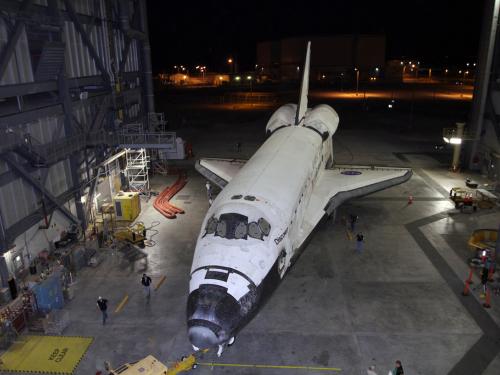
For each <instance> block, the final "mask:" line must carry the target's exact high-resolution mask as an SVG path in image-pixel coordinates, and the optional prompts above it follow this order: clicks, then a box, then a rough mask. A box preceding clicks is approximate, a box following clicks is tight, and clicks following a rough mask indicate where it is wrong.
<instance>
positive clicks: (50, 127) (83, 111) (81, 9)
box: [0, 0, 140, 228]
mask: <svg viewBox="0 0 500 375" xmlns="http://www.w3.org/2000/svg"><path fill="white" fill-rule="evenodd" d="M105 1H107V0H99V1H97V2H95V1H94V0H74V1H73V6H74V8H75V11H76V12H77V13H80V14H85V15H89V16H92V17H96V18H98V19H100V22H98V23H97V24H96V25H89V26H88V27H86V29H87V31H88V33H89V36H90V39H91V41H92V43H93V45H94V47H95V49H96V50H97V53H98V55H99V56H100V57H101V60H102V61H103V64H104V66H105V67H106V69H107V70H108V72H109V73H110V74H111V58H110V51H109V48H110V45H109V43H108V28H107V24H106V20H104V19H103V15H104V14H105ZM35 3H36V4H39V5H43V6H46V5H47V1H46V0H37V1H35ZM94 3H96V4H97V7H96V8H94V6H95V5H94ZM61 4H62V2H61ZM61 9H64V6H63V5H61ZM131 12H132V8H131ZM113 38H114V44H115V53H116V56H117V59H118V61H121V59H122V58H123V56H122V50H123V49H124V46H125V39H124V37H123V34H122V33H121V32H120V31H118V30H116V29H115V30H114V35H113ZM7 40H8V30H7V25H6V23H5V21H4V20H3V18H1V17H0V50H1V49H2V48H3V47H4V46H5V44H6V43H7ZM63 41H64V43H65V48H66V52H65V53H66V73H67V76H68V77H70V78H75V77H86V76H96V75H99V74H100V72H99V70H98V69H97V67H96V64H95V62H94V60H93V59H92V57H91V55H90V53H89V51H88V49H87V47H86V46H85V45H84V43H83V41H82V38H81V36H80V34H79V33H78V32H77V30H76V29H75V26H74V24H73V23H72V22H69V21H65V22H64V29H63ZM138 48H139V45H138V43H137V42H136V41H135V40H134V41H132V42H131V45H130V48H129V54H128V59H127V63H126V65H125V69H124V70H125V71H126V72H136V71H138V70H139V53H138ZM33 80H34V67H33V66H32V60H31V56H30V50H29V41H28V39H27V36H26V31H25V30H23V32H22V34H21V37H20V38H19V41H18V43H17V47H16V49H15V53H14V54H13V57H12V58H11V60H10V62H9V65H8V67H7V70H6V72H5V74H4V76H3V78H2V80H1V81H0V85H7V84H19V83H25V82H33ZM99 100H100V99H96V100H92V99H89V100H86V101H85V103H83V102H82V105H79V106H75V109H74V117H75V118H76V120H77V121H78V122H79V123H81V124H83V125H85V124H90V123H91V122H92V121H93V119H94V117H95V114H96V111H97V104H98V102H99ZM127 112H128V116H130V117H135V116H137V115H138V114H139V112H140V106H139V105H133V106H131V107H130V109H129V110H128V111H127ZM63 121H64V118H63V117H62V115H60V116H53V117H45V118H40V119H38V120H37V121H34V122H30V123H26V124H22V125H15V126H13V127H14V128H15V130H16V132H17V133H18V134H24V133H29V134H30V135H31V137H32V139H33V142H36V143H41V144H45V143H47V142H50V141H52V140H54V139H56V138H60V137H64V126H63V125H64V124H63ZM89 157H92V152H91V151H89ZM18 159H19V162H20V163H22V162H24V161H23V160H22V159H21V158H18ZM8 170H9V167H8V165H7V164H6V163H5V162H3V161H0V174H1V173H4V172H6V171H8ZM83 170H85V167H84V168H83ZM42 173H43V169H40V170H37V171H35V172H33V176H35V177H36V178H39V177H41V176H42ZM82 176H83V177H86V174H85V173H82ZM45 186H46V188H47V189H48V190H49V191H50V192H51V193H52V194H53V195H54V196H56V197H57V196H58V195H60V194H62V193H64V192H65V191H67V190H68V189H69V188H70V186H72V182H71V174H70V170H69V161H68V160H64V161H61V162H59V163H57V164H55V165H53V166H51V167H50V169H49V172H48V177H47V180H46V184H45ZM39 202H40V194H39V193H38V192H37V191H36V190H35V189H34V188H32V187H31V186H30V185H29V184H27V183H26V182H24V181H23V180H22V179H20V178H15V179H13V180H12V181H11V182H9V183H7V184H5V185H3V186H0V207H1V213H2V219H3V222H4V225H5V226H6V227H7V228H8V227H10V226H12V225H13V224H15V223H16V222H18V221H20V220H22V219H23V218H24V217H26V216H28V215H30V214H31V213H33V212H34V211H35V210H36V209H37V208H38V207H39ZM72 207H73V211H74V204H73V205H72Z"/></svg>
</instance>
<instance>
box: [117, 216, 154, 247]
mask: <svg viewBox="0 0 500 375" xmlns="http://www.w3.org/2000/svg"><path fill="white" fill-rule="evenodd" d="M113 236H114V237H115V239H117V240H119V241H127V242H130V243H132V244H135V245H140V246H141V247H144V240H145V239H146V227H145V226H144V223H142V222H138V223H135V224H134V225H132V226H130V227H126V228H118V229H116V230H115V231H114V233H113Z"/></svg>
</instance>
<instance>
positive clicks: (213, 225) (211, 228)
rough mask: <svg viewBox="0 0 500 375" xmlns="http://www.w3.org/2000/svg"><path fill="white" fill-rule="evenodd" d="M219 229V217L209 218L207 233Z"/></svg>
mask: <svg viewBox="0 0 500 375" xmlns="http://www.w3.org/2000/svg"><path fill="white" fill-rule="evenodd" d="M216 229H217V219H216V218H215V217H211V218H210V219H208V222H207V226H206V227H205V231H206V234H214V233H215V231H216Z"/></svg>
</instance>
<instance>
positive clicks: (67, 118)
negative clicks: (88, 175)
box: [58, 73, 87, 230]
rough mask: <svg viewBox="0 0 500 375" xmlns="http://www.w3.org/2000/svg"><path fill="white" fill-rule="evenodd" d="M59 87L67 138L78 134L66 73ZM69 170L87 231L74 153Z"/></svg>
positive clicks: (77, 209)
mask: <svg viewBox="0 0 500 375" xmlns="http://www.w3.org/2000/svg"><path fill="white" fill-rule="evenodd" d="M58 86H59V98H60V100H61V103H62V106H63V110H64V131H65V135H66V137H71V136H73V135H75V134H76V132H75V129H74V127H73V123H72V122H73V121H72V119H73V107H72V105H71V104H72V103H71V97H70V94H69V88H68V83H67V82H66V77H65V75H64V73H61V74H59V79H58ZM69 168H70V173H71V182H72V185H73V190H74V192H75V193H74V194H75V195H74V197H75V207H76V215H77V217H78V219H79V220H80V224H81V226H82V229H83V230H85V229H86V228H87V220H86V216H85V211H84V209H83V204H82V202H81V191H80V176H79V168H78V162H77V160H76V155H75V154H74V153H73V154H72V155H69Z"/></svg>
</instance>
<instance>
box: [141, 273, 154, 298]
mask: <svg viewBox="0 0 500 375" xmlns="http://www.w3.org/2000/svg"><path fill="white" fill-rule="evenodd" d="M151 281H152V280H151V277H149V276H148V275H146V274H145V273H143V274H142V279H141V284H142V286H143V287H144V294H145V295H146V298H148V299H149V297H151Z"/></svg>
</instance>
